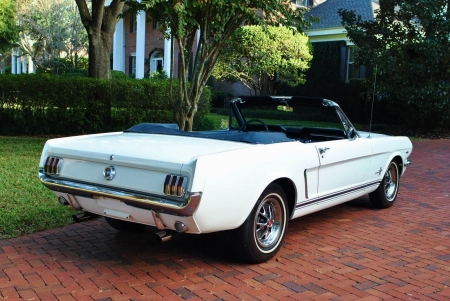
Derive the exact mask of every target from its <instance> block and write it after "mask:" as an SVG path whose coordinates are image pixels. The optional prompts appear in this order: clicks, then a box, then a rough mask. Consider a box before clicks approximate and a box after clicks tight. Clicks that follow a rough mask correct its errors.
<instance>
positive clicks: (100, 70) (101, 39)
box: [88, 32, 114, 78]
mask: <svg viewBox="0 0 450 301" xmlns="http://www.w3.org/2000/svg"><path fill="white" fill-rule="evenodd" d="M113 34H114V33H113ZM88 38H89V77H96V78H110V77H111V48H112V39H113V35H108V34H104V33H102V32H100V33H97V32H94V33H90V34H89V35H88Z"/></svg>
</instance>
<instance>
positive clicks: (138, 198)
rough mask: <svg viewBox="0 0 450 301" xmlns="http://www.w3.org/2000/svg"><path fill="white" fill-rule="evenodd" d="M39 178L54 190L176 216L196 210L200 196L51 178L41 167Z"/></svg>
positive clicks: (198, 193)
mask: <svg viewBox="0 0 450 301" xmlns="http://www.w3.org/2000/svg"><path fill="white" fill-rule="evenodd" d="M39 180H40V181H41V182H42V184H43V185H44V186H45V187H47V188H48V189H50V190H53V191H56V192H63V193H69V194H72V195H75V196H82V197H87V198H92V199H98V198H100V197H107V198H111V199H115V200H120V201H122V202H124V203H125V204H127V205H130V206H134V207H137V208H143V209H148V210H154V211H156V212H159V213H167V214H173V215H178V216H192V215H193V214H194V212H195V211H196V210H197V208H198V206H199V204H200V199H201V196H202V193H201V192H190V193H187V195H188V197H187V198H183V199H181V198H169V197H161V196H157V195H152V194H148V193H144V192H138V191H127V190H119V189H115V188H111V187H107V186H100V185H93V184H89V183H82V182H76V181H71V180H67V179H55V178H51V177H48V176H47V175H46V174H45V173H44V170H43V169H40V170H39Z"/></svg>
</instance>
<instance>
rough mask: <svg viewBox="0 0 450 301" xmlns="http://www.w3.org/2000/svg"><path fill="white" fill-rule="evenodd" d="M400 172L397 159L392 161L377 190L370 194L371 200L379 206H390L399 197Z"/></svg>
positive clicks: (382, 207)
mask: <svg viewBox="0 0 450 301" xmlns="http://www.w3.org/2000/svg"><path fill="white" fill-rule="evenodd" d="M399 184H400V173H399V171H398V165H397V163H396V162H395V161H391V163H389V166H388V168H387V170H386V173H385V174H384V177H383V180H381V183H380V186H378V188H377V190H375V191H374V192H371V193H370V194H369V198H370V202H371V203H372V204H373V205H374V206H375V207H377V208H381V209H384V208H389V207H391V206H392V205H393V204H394V202H395V200H396V199H397V193H398V185H399Z"/></svg>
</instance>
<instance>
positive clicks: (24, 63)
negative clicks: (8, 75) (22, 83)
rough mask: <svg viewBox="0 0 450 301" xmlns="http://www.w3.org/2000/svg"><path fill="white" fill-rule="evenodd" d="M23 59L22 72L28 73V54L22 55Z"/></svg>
mask: <svg viewBox="0 0 450 301" xmlns="http://www.w3.org/2000/svg"><path fill="white" fill-rule="evenodd" d="M21 61H22V73H24V74H26V73H27V57H26V55H22V57H21Z"/></svg>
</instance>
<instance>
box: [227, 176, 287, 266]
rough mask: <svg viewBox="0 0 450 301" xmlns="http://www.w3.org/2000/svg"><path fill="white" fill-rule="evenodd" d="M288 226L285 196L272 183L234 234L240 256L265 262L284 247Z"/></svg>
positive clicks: (248, 259) (236, 248)
mask: <svg viewBox="0 0 450 301" xmlns="http://www.w3.org/2000/svg"><path fill="white" fill-rule="evenodd" d="M287 225H288V210H287V202H286V195H285V193H284V191H283V189H282V188H281V187H280V186H279V185H277V184H270V185H269V186H268V187H267V188H266V189H265V190H264V192H263V193H262V194H261V196H260V197H259V199H258V201H257V202H256V205H255V207H254V208H253V210H252V212H251V213H250V214H249V216H248V217H247V219H246V220H245V222H244V223H243V224H242V225H241V226H240V227H239V228H237V229H236V230H235V231H234V244H233V245H234V247H235V250H236V251H237V254H238V256H241V257H242V258H243V259H245V260H246V261H249V262H254V263H258V262H263V261H266V260H268V259H270V258H272V257H273V256H274V255H275V254H276V253H277V252H278V250H279V249H280V248H281V245H282V242H283V239H284V235H285V232H286V228H287Z"/></svg>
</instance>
